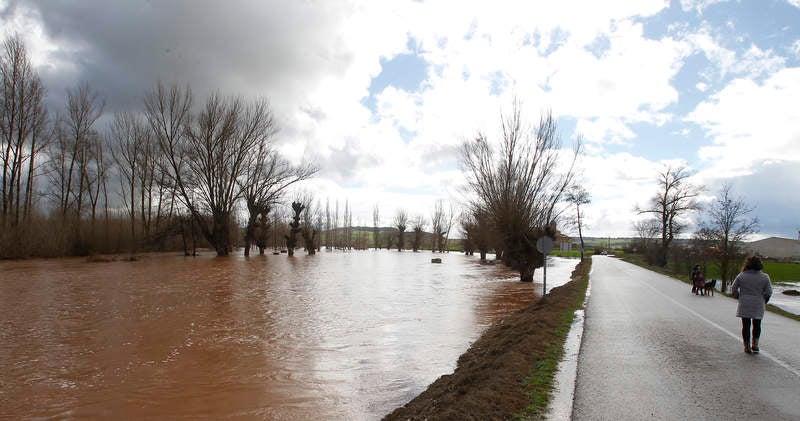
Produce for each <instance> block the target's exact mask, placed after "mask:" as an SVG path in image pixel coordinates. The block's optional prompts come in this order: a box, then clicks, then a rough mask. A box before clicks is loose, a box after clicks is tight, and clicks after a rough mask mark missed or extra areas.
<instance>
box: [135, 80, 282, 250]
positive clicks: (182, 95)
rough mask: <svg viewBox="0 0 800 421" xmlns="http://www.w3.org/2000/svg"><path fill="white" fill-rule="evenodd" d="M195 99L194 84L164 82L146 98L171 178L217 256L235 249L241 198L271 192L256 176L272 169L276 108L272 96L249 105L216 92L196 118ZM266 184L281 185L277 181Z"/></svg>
mask: <svg viewBox="0 0 800 421" xmlns="http://www.w3.org/2000/svg"><path fill="white" fill-rule="evenodd" d="M191 103H192V96H191V92H190V91H189V89H188V88H186V89H181V88H178V87H177V86H173V87H172V88H170V89H169V90H167V89H166V88H164V87H163V86H162V85H161V84H160V83H159V84H158V85H157V86H156V89H155V90H154V91H153V92H150V93H149V94H148V95H147V96H146V97H145V108H146V109H147V116H148V121H149V122H150V125H151V126H152V127H153V130H154V131H155V132H156V138H157V140H158V144H159V147H160V149H161V151H162V152H163V153H164V156H165V160H166V165H164V168H163V169H164V173H165V174H166V175H167V177H166V178H167V179H168V180H167V181H168V182H169V183H170V184H171V185H173V186H174V188H175V192H176V194H177V195H178V196H179V197H180V199H181V201H182V202H183V205H184V206H186V208H187V209H188V210H189V212H190V213H191V215H192V216H193V218H194V219H195V221H196V222H197V223H198V225H199V227H200V230H201V232H202V233H203V236H204V237H205V238H206V240H207V241H208V242H209V243H210V244H211V245H212V246H213V247H214V249H215V250H216V252H217V255H219V256H225V255H228V254H229V253H230V251H231V249H232V241H231V232H232V230H233V228H234V227H233V210H234V206H235V204H236V202H237V200H238V199H240V198H242V197H243V196H244V195H245V190H246V188H247V187H249V186H252V190H251V191H250V193H251V198H252V199H253V203H255V202H258V201H259V200H260V199H263V198H264V197H269V194H268V193H267V194H266V196H265V195H264V194H263V192H264V190H263V189H262V188H261V187H263V185H259V184H258V183H259V182H260V181H261V180H260V179H257V178H256V175H263V174H264V173H265V172H268V168H269V165H268V164H269V162H270V160H269V157H270V154H269V147H268V142H269V141H270V139H271V137H272V135H273V133H274V125H273V122H272V113H271V111H270V109H269V106H268V103H267V101H266V100H256V101H254V102H252V103H250V104H245V103H244V102H243V101H242V100H241V99H239V98H235V97H232V98H227V99H225V98H222V97H221V96H220V95H218V94H212V95H210V96H209V98H208V99H207V100H206V102H205V105H204V106H203V108H202V110H201V111H200V112H199V113H198V114H197V116H194V117H193V116H191V115H190V112H189V111H190V109H191ZM254 155H255V156H254ZM276 162H277V161H276ZM265 165H266V167H265ZM281 181H283V180H281ZM266 184H267V185H271V186H273V187H275V186H276V184H275V183H274V180H268V181H267V182H266ZM259 193H262V194H259ZM262 210H264V209H262ZM260 213H261V214H263V213H265V212H260ZM204 215H210V218H208V220H206V218H204V217H203V216H204ZM250 238H252V237H250Z"/></svg>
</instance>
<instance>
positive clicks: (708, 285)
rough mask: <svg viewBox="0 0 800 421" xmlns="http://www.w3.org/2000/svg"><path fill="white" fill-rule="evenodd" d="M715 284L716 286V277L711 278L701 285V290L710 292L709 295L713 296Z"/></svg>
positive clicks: (706, 292)
mask: <svg viewBox="0 0 800 421" xmlns="http://www.w3.org/2000/svg"><path fill="white" fill-rule="evenodd" d="M715 286H717V280H716V279H712V280H711V281H709V282H706V283H705V284H704V285H703V292H704V293H705V294H706V295H708V294H711V296H712V297H713V296H714V287H715Z"/></svg>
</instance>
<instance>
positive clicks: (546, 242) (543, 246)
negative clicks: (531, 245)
mask: <svg viewBox="0 0 800 421" xmlns="http://www.w3.org/2000/svg"><path fill="white" fill-rule="evenodd" d="M553 246H554V244H553V239H552V238H550V237H548V236H546V235H545V236H544V237H541V238H539V239H538V240H536V250H539V253H542V256H543V257H544V273H543V276H542V279H544V281H543V282H542V297H544V296H545V294H547V255H548V254H549V253H550V252H551V251H553Z"/></svg>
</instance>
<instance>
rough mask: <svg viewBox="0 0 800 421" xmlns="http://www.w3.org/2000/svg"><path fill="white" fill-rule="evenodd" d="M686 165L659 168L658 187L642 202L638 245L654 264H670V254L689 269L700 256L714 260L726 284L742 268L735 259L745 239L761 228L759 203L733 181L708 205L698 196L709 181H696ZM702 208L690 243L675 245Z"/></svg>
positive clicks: (740, 256)
mask: <svg viewBox="0 0 800 421" xmlns="http://www.w3.org/2000/svg"><path fill="white" fill-rule="evenodd" d="M690 177H691V173H690V172H689V171H688V170H687V169H686V168H685V167H675V168H673V167H666V168H664V169H663V170H662V171H660V172H659V174H658V192H657V193H656V194H655V195H654V196H653V198H652V199H650V202H649V203H648V205H647V206H646V207H639V208H637V210H638V212H639V213H640V214H642V215H646V216H648V217H647V218H645V219H642V220H639V221H636V222H635V223H634V230H635V231H636V233H637V236H638V241H637V244H636V245H637V246H638V248H640V249H641V251H642V252H643V254H644V256H645V258H646V260H647V262H648V263H650V264H654V265H657V266H661V267H666V266H667V265H668V264H669V262H670V260H672V261H673V262H674V263H675V266H676V269H678V270H680V269H683V270H684V271H687V272H688V270H690V269H689V268H691V267H692V266H693V265H694V264H696V263H697V262H706V261H713V262H716V263H717V265H718V267H719V275H720V276H721V277H722V282H723V285H722V287H723V288H725V286H726V285H725V284H726V282H727V281H728V280H731V279H733V277H734V276H735V275H736V273H738V270H739V268H738V266H737V265H736V262H739V261H741V260H742V259H743V258H744V255H743V252H742V246H743V245H744V241H745V240H746V239H747V238H748V237H749V236H750V235H752V234H754V233H756V232H757V230H758V218H756V217H751V216H750V215H751V213H752V212H753V210H754V208H753V207H752V206H749V205H748V204H747V203H746V202H745V201H744V199H743V198H742V197H737V196H735V195H734V194H733V192H732V190H733V187H732V185H731V184H727V183H726V184H723V185H722V187H721V188H720V190H719V192H717V194H716V195H715V198H714V200H713V201H712V202H711V203H710V204H709V205H707V206H706V207H703V206H701V205H700V203H699V201H698V197H699V196H700V194H701V193H702V192H703V191H705V187H704V186H698V185H695V184H692V183H691V181H690ZM696 214H700V219H699V223H698V224H697V229H696V231H695V232H694V234H693V236H692V242H691V244H690V246H689V247H685V248H683V249H681V248H676V247H675V246H674V245H673V244H674V240H675V239H676V238H678V237H679V236H680V235H681V234H683V233H685V232H686V230H687V228H688V227H689V226H690V225H689V223H690V218H691V217H692V216H695V215H696Z"/></svg>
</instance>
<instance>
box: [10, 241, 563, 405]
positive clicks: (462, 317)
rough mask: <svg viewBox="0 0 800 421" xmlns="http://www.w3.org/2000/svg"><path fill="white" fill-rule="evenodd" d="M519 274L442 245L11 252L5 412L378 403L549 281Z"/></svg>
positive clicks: (435, 373)
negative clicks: (34, 256) (230, 252)
mask: <svg viewBox="0 0 800 421" xmlns="http://www.w3.org/2000/svg"><path fill="white" fill-rule="evenodd" d="M431 257H442V259H443V263H442V264H432V263H430V259H431ZM549 260H550V262H551V265H550V266H549V267H548V272H547V277H548V280H547V286H548V287H553V286H557V285H559V284H563V283H564V282H565V281H567V280H568V278H569V273H570V272H571V271H572V269H573V268H574V266H575V263H576V261H575V260H566V259H558V258H551V259H549ZM536 275H537V278H538V279H541V278H540V277H541V275H542V273H541V270H537V273H536ZM516 279H517V278H516V275H515V274H514V273H513V272H511V271H509V270H507V269H505V268H504V267H502V266H501V265H481V264H479V262H478V259H477V258H475V257H471V256H464V255H462V254H444V255H439V254H435V255H434V254H431V253H430V252H427V253H411V252H403V253H398V252H396V251H395V252H388V251H377V252H376V251H363V252H351V253H345V252H330V253H326V252H322V253H320V254H318V255H316V256H304V255H299V256H295V257H294V258H288V257H287V256H286V255H285V254H284V255H279V256H273V255H270V256H256V257H251V258H249V259H246V258H244V257H241V256H231V257H227V258H217V257H212V256H211V255H208V256H200V257H196V258H190V257H189V258H186V257H183V256H174V255H153V256H147V257H144V258H142V259H141V260H139V261H136V262H123V261H118V262H110V263H87V262H86V261H84V260H81V259H56V260H32V261H19V262H0V418H10V419H19V418H50V417H55V418H63V417H66V418H120V417H123V418H169V419H176V418H178V419H197V418H205V419H220V418H242V419H265V418H266V419H356V420H361V419H379V418H380V417H382V416H383V415H384V414H386V413H388V412H390V411H391V410H393V409H394V408H395V407H397V406H400V405H402V404H404V403H405V402H407V401H408V400H410V399H411V398H413V397H414V396H415V395H417V394H418V393H420V392H421V391H422V390H424V389H425V388H426V387H427V385H428V384H429V383H431V382H432V381H434V380H435V379H436V378H437V377H439V376H440V375H442V374H447V373H450V372H452V370H453V369H454V368H455V363H456V360H457V358H458V356H459V355H460V354H461V353H463V352H464V351H465V350H466V349H467V348H468V347H469V344H470V343H471V342H472V341H474V340H475V339H476V338H477V337H478V335H480V333H481V332H482V331H483V330H484V329H485V328H486V327H487V326H488V325H489V324H491V322H492V321H493V320H494V319H495V318H497V317H498V316H500V315H503V314H506V313H508V312H510V311H513V310H516V309H518V308H520V307H522V306H524V305H525V304H527V303H529V302H530V301H531V300H534V299H535V298H536V297H537V296H538V295H539V294H540V293H541V284H540V283H538V282H535V283H533V284H531V283H520V282H518V281H516Z"/></svg>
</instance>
